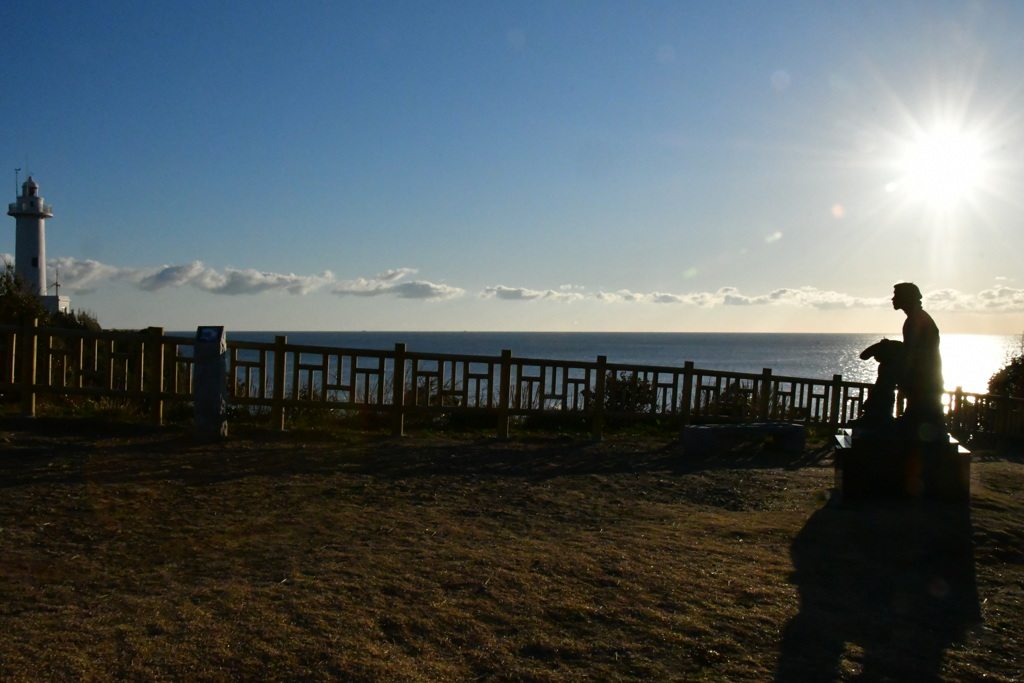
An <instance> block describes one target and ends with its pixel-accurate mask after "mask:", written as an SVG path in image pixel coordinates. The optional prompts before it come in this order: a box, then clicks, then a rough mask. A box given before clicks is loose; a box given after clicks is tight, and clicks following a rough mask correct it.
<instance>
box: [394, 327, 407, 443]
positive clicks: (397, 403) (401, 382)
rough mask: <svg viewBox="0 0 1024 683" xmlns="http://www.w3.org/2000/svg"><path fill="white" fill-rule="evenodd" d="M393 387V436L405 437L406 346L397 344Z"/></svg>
mask: <svg viewBox="0 0 1024 683" xmlns="http://www.w3.org/2000/svg"><path fill="white" fill-rule="evenodd" d="M391 385H392V394H391V434H392V435H393V436H405V344H401V343H396V344H395V360H394V366H393V367H392V371H391Z"/></svg>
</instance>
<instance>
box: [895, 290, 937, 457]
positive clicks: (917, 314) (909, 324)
mask: <svg viewBox="0 0 1024 683" xmlns="http://www.w3.org/2000/svg"><path fill="white" fill-rule="evenodd" d="M892 307H893V308H894V309H896V310H902V311H903V312H904V313H906V314H907V319H906V321H905V322H904V323H903V352H904V366H903V374H902V377H901V378H900V381H899V386H900V391H901V393H902V395H903V397H904V398H905V399H906V401H907V404H906V408H905V409H904V411H903V415H902V416H901V417H900V419H899V420H898V422H899V424H900V426H901V427H903V428H905V430H906V431H907V433H908V434H911V435H912V436H914V437H915V438H919V439H922V440H925V441H931V440H935V439H938V438H941V437H942V436H944V435H945V433H946V426H945V419H944V416H943V412H942V391H943V381H942V357H941V356H940V354H939V328H938V327H937V326H936V325H935V321H934V320H932V317H931V316H930V315H928V314H927V313H925V311H924V309H923V308H922V307H921V290H920V289H918V287H917V285H915V284H914V283H912V282H901V283H899V284H898V285H896V286H895V287H893V296H892Z"/></svg>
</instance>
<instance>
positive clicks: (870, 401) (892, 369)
mask: <svg viewBox="0 0 1024 683" xmlns="http://www.w3.org/2000/svg"><path fill="white" fill-rule="evenodd" d="M905 357H906V354H905V351H904V348H903V342H901V341H896V340H895V339H882V340H881V341H879V342H877V343H875V344H872V345H871V346H869V347H867V348H866V349H864V350H863V351H861V353H860V358H861V360H869V359H871V358H874V359H875V360H877V361H878V377H877V378H876V379H875V384H874V386H873V387H871V390H870V391H869V392H868V398H867V400H866V401H864V413H863V415H861V417H860V418H858V419H857V420H856V421H855V422H856V423H857V424H859V425H872V426H884V425H886V424H888V423H890V422H892V421H893V420H895V417H894V416H893V411H894V409H895V407H896V387H897V386H898V385H899V383H900V379H901V376H902V374H903V367H904V359H905Z"/></svg>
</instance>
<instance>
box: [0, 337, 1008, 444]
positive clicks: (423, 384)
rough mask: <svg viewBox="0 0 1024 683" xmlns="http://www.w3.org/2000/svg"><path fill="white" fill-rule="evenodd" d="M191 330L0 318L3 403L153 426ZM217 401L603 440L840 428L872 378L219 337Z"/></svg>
mask: <svg viewBox="0 0 1024 683" xmlns="http://www.w3.org/2000/svg"><path fill="white" fill-rule="evenodd" d="M194 343H195V340H194V339H193V338H191V337H181V336H170V335H166V334H164V333H163V330H162V329H161V328H149V329H147V330H144V331H140V332H123V331H120V332H118V331H100V332H93V331H86V330H68V329H57V328H40V327H38V326H37V325H36V324H32V325H25V326H14V325H0V399H2V400H3V402H4V403H7V404H11V403H15V402H17V404H18V405H19V406H20V410H21V412H22V413H24V414H27V415H35V414H36V400H37V397H51V398H52V397H75V396H82V397H86V398H91V399H97V400H108V401H127V402H132V403H133V404H135V405H137V406H139V409H140V410H141V411H144V412H145V414H146V415H147V416H148V419H149V420H150V421H152V422H154V423H156V424H160V423H162V422H163V419H164V406H165V404H166V403H168V402H176V403H182V404H184V403H187V402H189V401H191V398H192V355H193V350H194ZM228 374H229V376H228V403H229V405H230V406H232V408H233V409H234V410H242V411H246V412H249V413H251V414H254V415H262V414H266V415H267V416H268V419H269V421H270V423H271V425H272V426H273V427H274V428H277V429H283V428H284V426H285V422H286V419H287V417H288V415H289V414H295V413H296V412H298V411H306V412H308V411H315V412H316V413H317V414H321V415H327V414H331V413H350V412H357V413H361V414H374V415H378V416H380V417H381V418H383V419H386V420H388V421H389V422H390V426H391V430H392V431H393V432H394V433H396V434H401V433H403V430H404V428H405V420H406V418H407V417H410V416H417V417H427V418H440V417H447V418H451V417H453V416H456V417H457V416H475V417H478V418H480V419H484V420H493V422H491V424H493V425H494V426H495V428H496V429H497V432H498V434H499V435H500V436H502V437H507V436H508V434H509V429H510V427H511V425H513V424H516V423H519V422H521V421H523V420H526V419H530V418H533V417H538V416H545V417H560V418H566V419H575V420H577V421H579V422H581V423H583V424H587V425H588V426H589V429H590V432H591V434H592V435H593V436H594V437H595V438H600V437H601V435H602V434H603V431H604V429H605V426H606V424H609V423H613V424H620V423H622V422H624V421H635V420H658V421H661V422H663V423H664V422H668V423H671V424H676V425H680V426H681V425H683V424H692V423H707V422H751V421H766V420H771V421H784V422H799V423H819V424H823V425H827V426H830V427H832V428H837V427H839V426H842V425H845V424H847V423H848V422H849V421H850V420H852V419H854V418H856V417H857V416H858V415H859V413H860V409H861V406H862V405H863V402H864V401H865V400H866V399H867V397H868V395H869V392H870V390H871V385H869V384H864V383H859V382H846V381H844V380H843V379H842V377H841V376H840V375H834V376H833V377H832V378H831V379H828V380H824V379H807V378H798V377H785V376H777V375H774V374H773V373H772V371H771V370H770V369H765V370H764V371H762V372H761V373H759V374H757V373H754V374H751V373H738V372H725V371H717V370H707V369H702V368H696V367H694V365H693V363H692V362H686V363H685V364H684V365H683V366H682V367H660V366H643V365H623V364H616V363H609V362H608V361H607V359H606V358H605V357H603V356H599V357H598V358H597V359H596V360H595V361H593V362H588V361H563V360H547V359H537V358H517V357H515V356H513V354H512V351H510V350H505V351H502V352H501V355H499V356H475V355H461V354H445V353H422V352H416V351H410V350H408V349H407V348H406V347H405V345H404V344H396V345H395V347H394V349H390V350H374V349H345V348H335V347H323V346H309V345H297V344H289V343H288V341H287V338H286V337H284V336H279V337H277V338H276V339H275V341H274V342H271V343H262V342H246V341H231V340H230V338H229V341H228ZM945 402H946V412H947V419H948V422H949V426H950V430H951V432H953V433H954V434H955V435H956V436H957V437H958V438H960V439H962V440H963V439H968V438H971V437H973V436H975V435H978V434H992V435H996V436H1012V437H1019V436H1021V435H1022V434H1024V400H1020V399H1010V398H1006V397H1000V396H992V395H988V394H972V393H966V392H963V391H960V390H959V389H958V390H957V391H955V392H947V394H946V399H945Z"/></svg>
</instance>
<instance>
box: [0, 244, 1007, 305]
mask: <svg viewBox="0 0 1024 683" xmlns="http://www.w3.org/2000/svg"><path fill="white" fill-rule="evenodd" d="M13 260H14V259H13V257H12V256H11V255H10V254H0V262H6V263H13ZM48 266H49V271H50V273H49V275H50V277H51V279H55V276H56V274H57V273H59V275H60V282H61V287H62V288H63V289H64V291H68V292H71V293H73V294H86V293H90V292H92V291H95V290H96V289H97V288H98V287H99V286H100V285H102V284H104V283H106V282H114V281H121V282H127V283H130V284H131V285H133V286H134V287H136V288H137V289H139V290H141V291H145V292H155V291H159V290H164V289H169V288H177V287H184V286H190V287H194V288H196V289H198V290H200V291H204V292H209V293H211V294H223V295H229V296H232V295H239V294H261V293H264V292H287V293H289V294H292V295H296V296H303V295H306V294H310V293H312V292H316V291H318V290H321V289H323V288H324V287H328V286H331V285H333V286H332V287H331V289H330V293H331V294H335V295H337V296H361V297H376V296H390V297H395V298H399V299H413V300H442V299H454V298H458V297H461V296H463V295H464V294H465V290H464V289H462V288H460V287H455V286H452V285H447V284H440V283H435V282H430V281H427V280H406V278H407V277H409V276H412V275H415V274H416V273H417V270H416V269H415V268H392V269H390V270H385V271H383V272H381V273H378V274H376V275H374V276H373V277H370V278H355V279H350V280H338V279H337V278H336V277H335V275H334V274H333V273H332V272H331V271H324V272H322V273H318V274H313V275H296V274H294V273H274V272H266V271H259V270H255V269H252V268H246V269H236V268H224V269H222V270H217V269H215V268H210V267H208V266H206V265H205V264H204V263H203V262H202V261H191V262H189V263H183V264H176V265H164V266H160V267H156V268H122V267H117V266H111V265H108V264H105V263H100V262H99V261H95V260H92V259H74V258H57V259H52V260H50V261H49V263H48ZM997 280H998V281H999V284H997V285H995V286H993V287H991V288H989V289H984V290H982V291H980V292H978V293H977V294H966V293H963V292H960V291H957V290H955V289H940V290H934V291H931V292H928V293H927V294H925V296H924V305H925V308H926V309H928V310H931V311H958V312H970V313H990V314H1000V313H1022V312H1024V289H1015V288H1013V287H1009V286H1006V285H1005V284H1004V278H997ZM480 297H481V298H484V299H494V300H497V301H551V302H555V303H572V302H577V301H583V300H594V301H598V302H601V303H607V304H618V305H629V304H669V305H673V304H674V305H679V306H693V307H700V308H717V307H723V306H789V307H796V308H805V309H816V310H836V309H838V310H847V309H857V308H863V309H877V308H884V307H887V306H888V305H889V296H888V295H887V296H881V297H870V298H865V297H857V296H853V295H850V294H844V293H842V292H836V291H833V290H821V289H817V288H815V287H795V288H794V287H783V288H778V289H774V290H772V291H770V292H768V293H766V294H754V295H751V294H745V293H743V292H742V291H740V290H739V289H738V288H737V287H721V288H719V289H718V290H715V291H708V292H683V293H678V292H662V291H653V292H636V291H633V290H629V289H620V290H616V291H605V290H598V291H596V292H592V293H591V292H587V291H586V290H585V289H584V288H582V287H580V286H578V285H562V286H561V287H559V288H558V289H532V288H529V287H509V286H506V285H494V286H490V287H485V288H484V290H483V291H482V292H481V293H480Z"/></svg>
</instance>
